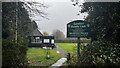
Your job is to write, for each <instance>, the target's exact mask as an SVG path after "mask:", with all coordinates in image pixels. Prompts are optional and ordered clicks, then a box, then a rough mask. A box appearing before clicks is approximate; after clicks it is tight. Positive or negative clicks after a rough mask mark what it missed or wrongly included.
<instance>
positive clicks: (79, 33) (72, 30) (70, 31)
mask: <svg viewBox="0 0 120 68" xmlns="http://www.w3.org/2000/svg"><path fill="white" fill-rule="evenodd" d="M90 31H91V29H90V24H89V23H88V22H86V21H82V20H75V21H72V22H70V23H68V24H67V37H74V38H75V37H90Z"/></svg>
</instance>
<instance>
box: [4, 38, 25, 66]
mask: <svg viewBox="0 0 120 68" xmlns="http://www.w3.org/2000/svg"><path fill="white" fill-rule="evenodd" d="M24 40H25V39H24V38H22V37H21V38H20V37H18V42H17V43H15V41H12V40H8V39H3V40H2V43H3V44H2V66H3V67H4V66H10V67H17V66H25V65H26V62H27V60H26V50H27V46H26V45H27V44H26V43H25V41H24Z"/></svg>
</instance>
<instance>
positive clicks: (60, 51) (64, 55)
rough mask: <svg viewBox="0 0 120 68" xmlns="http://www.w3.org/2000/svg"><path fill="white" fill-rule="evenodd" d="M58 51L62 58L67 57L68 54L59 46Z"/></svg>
mask: <svg viewBox="0 0 120 68" xmlns="http://www.w3.org/2000/svg"><path fill="white" fill-rule="evenodd" d="M56 50H57V51H59V53H60V54H61V56H62V57H67V56H66V55H67V52H66V51H65V50H64V49H62V48H61V47H59V46H56Z"/></svg>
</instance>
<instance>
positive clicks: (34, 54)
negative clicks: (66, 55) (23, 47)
mask: <svg viewBox="0 0 120 68" xmlns="http://www.w3.org/2000/svg"><path fill="white" fill-rule="evenodd" d="M27 58H28V60H29V63H30V66H50V65H51V64H53V63H55V62H56V61H57V60H58V59H60V58H61V56H60V54H58V53H57V52H56V50H55V49H50V59H46V50H45V49H42V48H28V51H27Z"/></svg>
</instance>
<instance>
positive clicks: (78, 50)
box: [77, 37, 80, 59]
mask: <svg viewBox="0 0 120 68" xmlns="http://www.w3.org/2000/svg"><path fill="white" fill-rule="evenodd" d="M77 43H78V44H77V53H78V59H79V58H80V37H78V41H77Z"/></svg>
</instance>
